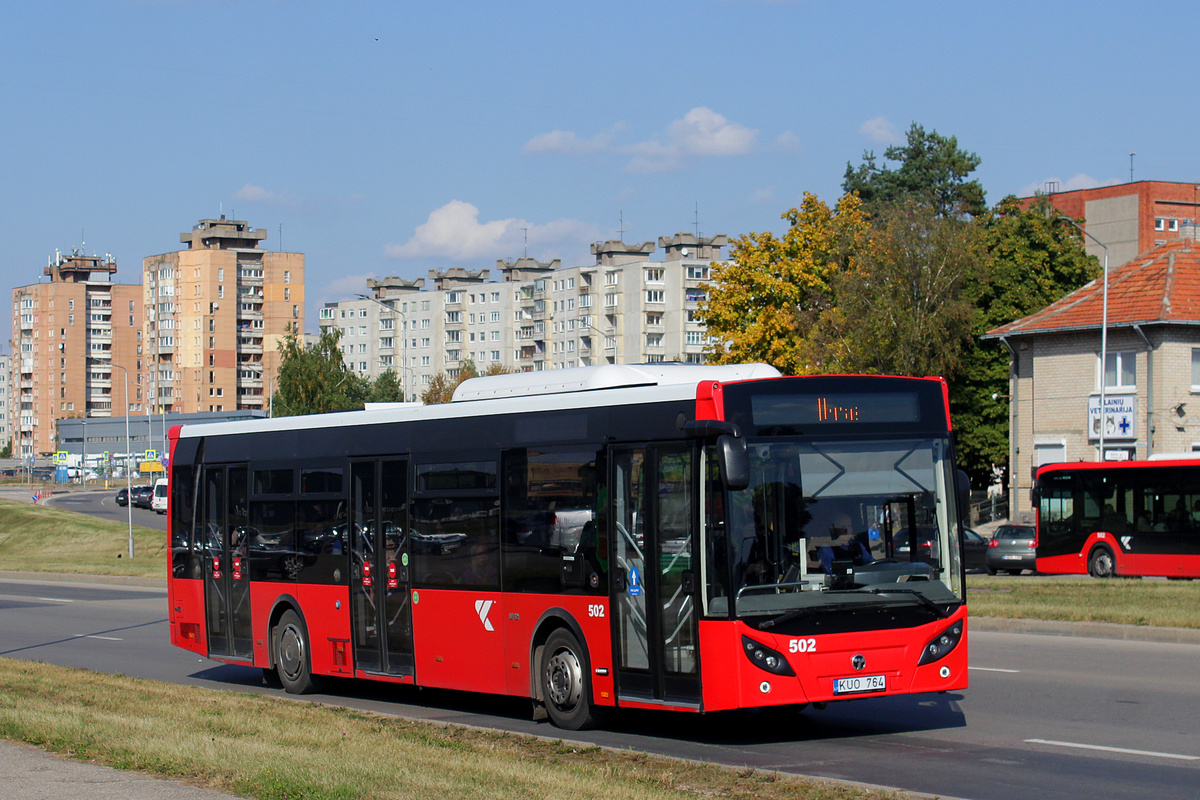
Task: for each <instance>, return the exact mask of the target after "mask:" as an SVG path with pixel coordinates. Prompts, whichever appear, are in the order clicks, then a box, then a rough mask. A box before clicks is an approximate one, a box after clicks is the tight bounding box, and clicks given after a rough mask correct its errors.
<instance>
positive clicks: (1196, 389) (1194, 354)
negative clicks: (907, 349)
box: [1192, 347, 1200, 392]
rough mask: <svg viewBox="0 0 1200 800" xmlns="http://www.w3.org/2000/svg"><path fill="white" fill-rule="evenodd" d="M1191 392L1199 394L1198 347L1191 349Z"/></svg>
mask: <svg viewBox="0 0 1200 800" xmlns="http://www.w3.org/2000/svg"><path fill="white" fill-rule="evenodd" d="M1192 391H1193V392H1200V347H1193V348H1192Z"/></svg>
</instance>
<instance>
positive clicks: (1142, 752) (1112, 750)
mask: <svg viewBox="0 0 1200 800" xmlns="http://www.w3.org/2000/svg"><path fill="white" fill-rule="evenodd" d="M1025 742H1026V743H1027V744H1049V745H1054V746H1055V747H1077V748H1079V749H1081V750H1103V751H1104V752H1106V753H1125V754H1126V755H1131V756H1151V757H1153V758H1175V759H1179V760H1180V761H1200V756H1185V755H1180V754H1179V753H1158V752H1155V751H1153V750H1130V749H1129V748H1127V747H1105V746H1104V745H1100V744H1079V743H1078V742H1055V741H1051V740H1049V739H1026V740H1025Z"/></svg>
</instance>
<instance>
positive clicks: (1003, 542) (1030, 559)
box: [987, 525, 1037, 575]
mask: <svg viewBox="0 0 1200 800" xmlns="http://www.w3.org/2000/svg"><path fill="white" fill-rule="evenodd" d="M1034 542H1035V539H1034V530H1033V526H1032V525H1001V526H1000V527H999V528H997V529H996V532H995V534H993V535H992V541H991V542H989V543H988V549H987V571H988V574H989V575H995V574H996V573H997V572H998V571H999V570H1002V569H1004V570H1008V573H1009V574H1010V575H1020V574H1021V571H1022V570H1029V571H1030V572H1037V551H1036V550H1035V549H1034Z"/></svg>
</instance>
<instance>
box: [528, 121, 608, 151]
mask: <svg viewBox="0 0 1200 800" xmlns="http://www.w3.org/2000/svg"><path fill="white" fill-rule="evenodd" d="M619 128H620V125H617V126H615V127H614V128H613V129H612V130H611V131H605V132H601V133H597V134H596V135H595V136H593V137H592V138H591V139H583V138H580V137H579V135H578V134H576V133H575V132H574V131H562V130H554V131H550V132H549V133H542V134H538V135H537V136H535V137H533V138H532V139H530V140H529V141H528V142H526V143H525V146H524V147H522V148H521V152H523V153H526V154H534V153H553V154H557V155H566V156H586V155H591V154H592V153H598V152H600V151H602V150H607V149H608V148H609V146H610V145H612V140H613V135H614V134H615V132H616V131H617V130H618V129H619Z"/></svg>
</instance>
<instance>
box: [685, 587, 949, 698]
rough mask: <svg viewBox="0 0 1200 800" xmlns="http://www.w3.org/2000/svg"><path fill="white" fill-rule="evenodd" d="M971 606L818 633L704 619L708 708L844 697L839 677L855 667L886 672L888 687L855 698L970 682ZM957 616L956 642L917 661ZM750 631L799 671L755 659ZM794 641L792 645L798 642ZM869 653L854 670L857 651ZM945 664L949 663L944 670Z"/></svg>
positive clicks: (864, 672)
mask: <svg viewBox="0 0 1200 800" xmlns="http://www.w3.org/2000/svg"><path fill="white" fill-rule="evenodd" d="M966 621H967V609H966V607H965V606H963V607H961V608H959V610H958V611H957V612H956V613H955V614H953V615H952V616H950V617H948V618H947V619H942V620H937V621H936V622H931V623H929V624H928V625H923V626H921V627H918V628H902V629H898V630H883V631H854V632H851V633H831V634H824V635H820V636H814V637H800V636H779V635H774V634H770V633H767V632H765V631H759V630H755V629H754V628H751V627H750V626H748V625H746V624H744V623H741V622H723V621H712V620H705V621H702V622H701V623H700V648H701V650H700V657H701V663H702V664H703V665H704V671H705V673H708V674H711V675H713V676H714V678H717V677H719V678H720V679H719V680H707V679H706V680H703V681H702V684H703V686H704V710H705V711H723V710H729V709H736V708H754V707H757V706H771V705H794V704H799V703H817V702H828V701H833V700H844V699H847V696H844V695H843V696H839V695H835V694H834V693H833V680H834V679H835V678H849V677H853V676H854V675H856V674H862V675H885V676H887V691H886V692H875V693H871V694H855V695H852V697H853V698H860V697H883V696H887V695H895V694H907V693H914V692H943V691H951V690H957V689H965V688H966V687H967V633H966ZM955 622H962V623H963V636H962V640H961V641H960V643H959V645H958V646H957V647H956V648H954V649H953V650H951V651H950V653H949V654H947V655H946V656H945V657H944V658H942V659H940V660H938V661H935V662H934V663H932V664H926V665H923V666H918V665H917V664H918V662H919V660H920V658H921V654H922V652H923V651H924V649H925V646H926V645H927V644H928V643H929V642H930V641H932V640H933V639H934V637H936V636H938V635H939V634H940V633H942V631H944V630H945V629H946V628H948V627H950V626H951V625H952V624H953V623H955ZM743 636H746V637H749V638H750V639H753V640H755V641H757V642H759V643H760V644H764V645H766V646H767V647H770V648H771V649H773V650H775V651H776V652H778V653H781V654H782V655H783V656H784V658H785V659H787V661H788V664H789V665H791V667H792V670H793V671H794V672H795V673H796V675H795V676H783V675H775V674H773V673H770V672H766V671H765V670H762V669H759V668H758V667H756V666H754V665H753V664H752V663H751V662H750V659H749V658H747V657H746V656H745V654H744V653H743V647H742V637H743ZM793 643H795V645H793ZM856 655H861V656H863V657H864V658H865V666H864V667H863V669H862V671H861V672H856V671H855V668H854V667H853V666H852V660H853V658H854V656H856ZM943 667H945V668H947V669H948V670H949V672H948V674H946V675H945V677H943V675H942V672H943Z"/></svg>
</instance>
